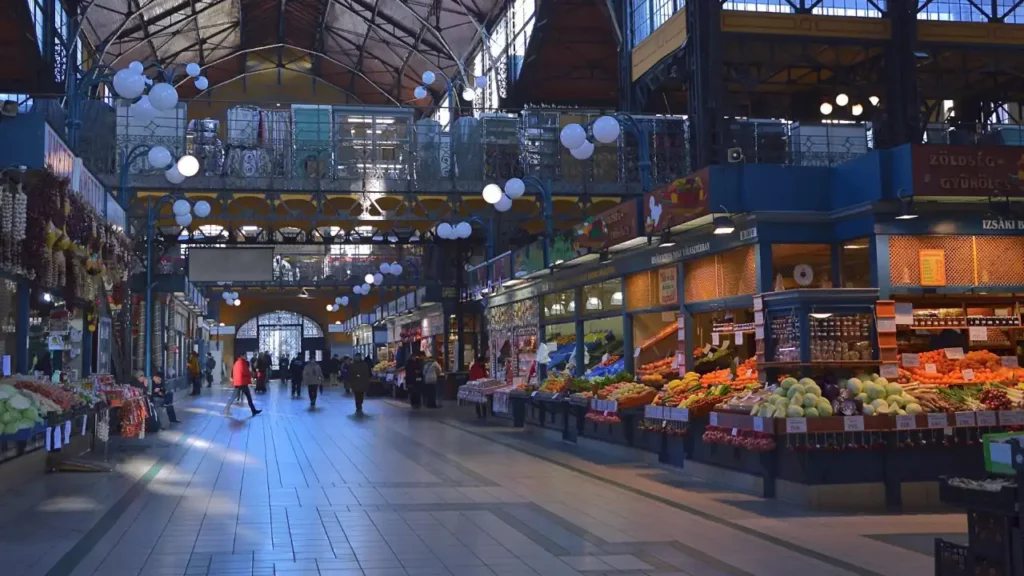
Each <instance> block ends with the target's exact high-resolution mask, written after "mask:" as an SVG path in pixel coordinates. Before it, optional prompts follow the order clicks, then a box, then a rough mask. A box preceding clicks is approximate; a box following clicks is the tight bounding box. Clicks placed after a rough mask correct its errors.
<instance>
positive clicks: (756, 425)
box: [754, 416, 765, 432]
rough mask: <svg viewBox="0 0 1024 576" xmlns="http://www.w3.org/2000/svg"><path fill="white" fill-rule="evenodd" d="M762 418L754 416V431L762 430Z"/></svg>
mask: <svg viewBox="0 0 1024 576" xmlns="http://www.w3.org/2000/svg"><path fill="white" fill-rule="evenodd" d="M764 420H765V419H764V418H760V417H757V416H754V432H764Z"/></svg>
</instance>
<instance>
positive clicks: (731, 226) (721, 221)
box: [711, 216, 736, 234]
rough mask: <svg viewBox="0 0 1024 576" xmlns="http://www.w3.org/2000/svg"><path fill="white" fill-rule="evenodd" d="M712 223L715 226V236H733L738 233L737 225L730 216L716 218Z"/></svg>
mask: <svg viewBox="0 0 1024 576" xmlns="http://www.w3.org/2000/svg"><path fill="white" fill-rule="evenodd" d="M711 223H712V224H714V226H715V234H732V233H733V232H735V231H736V223H735V222H733V221H732V218H730V217H729V216H715V217H714V219H713V220H712V221H711Z"/></svg>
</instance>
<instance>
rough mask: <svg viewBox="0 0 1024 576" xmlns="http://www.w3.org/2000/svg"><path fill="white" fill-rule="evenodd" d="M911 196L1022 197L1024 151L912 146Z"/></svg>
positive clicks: (1003, 148)
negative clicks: (1000, 195)
mask: <svg viewBox="0 0 1024 576" xmlns="http://www.w3.org/2000/svg"><path fill="white" fill-rule="evenodd" d="M910 162H911V181H912V183H913V187H914V189H913V195H914V196H983V197H986V198H987V197H989V196H991V195H992V194H1003V195H1007V196H1024V149H1022V148H1020V147H1017V146H942V145H936V144H914V145H913V146H911V152H910Z"/></svg>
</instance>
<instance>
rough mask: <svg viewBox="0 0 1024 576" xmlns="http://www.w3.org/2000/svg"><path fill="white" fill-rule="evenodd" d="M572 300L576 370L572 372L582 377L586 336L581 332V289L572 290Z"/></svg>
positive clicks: (584, 368) (584, 365)
mask: <svg viewBox="0 0 1024 576" xmlns="http://www.w3.org/2000/svg"><path fill="white" fill-rule="evenodd" d="M573 299H574V301H575V302H576V304H575V309H574V312H573V317H574V318H575V319H576V369H575V370H574V371H573V375H574V376H577V377H579V376H583V373H584V372H586V371H587V366H586V364H585V363H584V362H583V357H584V352H585V345H584V342H583V340H584V338H585V337H586V334H585V333H584V332H583V320H581V319H580V308H581V307H580V302H582V301H583V288H582V287H580V288H576V289H575V290H573Z"/></svg>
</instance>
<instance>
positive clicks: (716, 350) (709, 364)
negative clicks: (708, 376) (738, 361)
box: [693, 346, 734, 372]
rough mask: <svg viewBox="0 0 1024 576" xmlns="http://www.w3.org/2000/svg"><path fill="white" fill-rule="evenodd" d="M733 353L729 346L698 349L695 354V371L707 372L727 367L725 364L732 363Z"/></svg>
mask: <svg viewBox="0 0 1024 576" xmlns="http://www.w3.org/2000/svg"><path fill="white" fill-rule="evenodd" d="M733 352H734V350H733V349H732V348H730V347H728V346H721V347H711V348H697V349H696V350H695V351H694V353H693V357H694V358H696V361H695V362H694V363H693V369H694V370H696V371H698V372H707V371H710V370H714V369H715V367H716V366H722V367H725V366H724V365H725V364H727V363H730V362H731V360H732V355H733Z"/></svg>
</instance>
